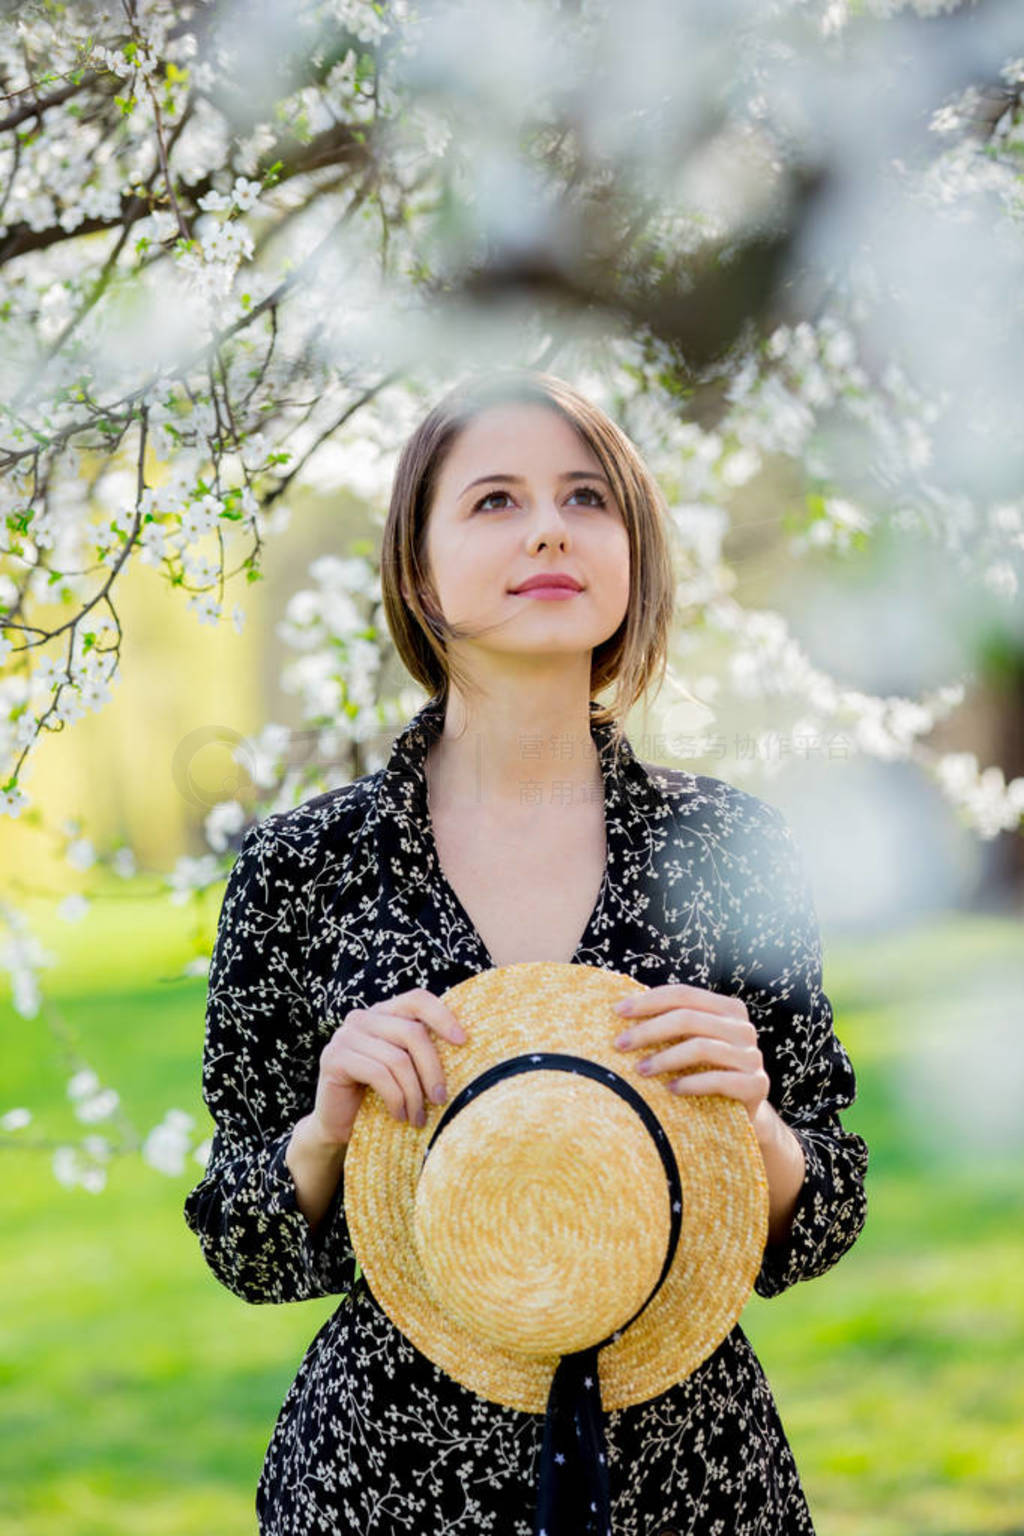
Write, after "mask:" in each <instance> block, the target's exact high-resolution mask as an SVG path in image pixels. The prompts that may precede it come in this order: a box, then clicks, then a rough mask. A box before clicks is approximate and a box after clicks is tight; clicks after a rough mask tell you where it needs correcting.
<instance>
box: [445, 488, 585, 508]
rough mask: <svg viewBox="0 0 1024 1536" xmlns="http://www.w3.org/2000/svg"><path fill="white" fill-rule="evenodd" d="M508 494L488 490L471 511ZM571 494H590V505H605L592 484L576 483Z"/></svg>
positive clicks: (506, 492)
mask: <svg viewBox="0 0 1024 1536" xmlns="http://www.w3.org/2000/svg"><path fill="white" fill-rule="evenodd" d="M508 494H509V493H508V491H488V492H487V495H486V496H481V498H480V500H479V501H478V502H477V503H476V504H475V506H474V507H473V511H474V512H479V511H481V510H482V508H484V507H485V506H486V505H487V503H488V502H489V501H491V500H492V499H493V498H494V497H495V496H508ZM571 495H572V496H583V495H588V496H592V497H593V498H594V500H593V502H592V503H591V505H592V506H597V507H603V506H604V505H605V499H604V497H603V496H602V494H601V492H600V491H599V490H598V489H597V487H596V486H594V485H578V486H577V487H576V489H575V490H574V491H573V492H572V493H571Z"/></svg>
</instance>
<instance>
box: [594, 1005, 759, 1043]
mask: <svg viewBox="0 0 1024 1536" xmlns="http://www.w3.org/2000/svg"><path fill="white" fill-rule="evenodd" d="M675 1035H702V1036H704V1037H706V1038H708V1039H710V1038H714V1039H718V1040H727V1041H729V1043H730V1044H732V1045H737V1046H752V1045H756V1044H757V1030H756V1029H755V1028H754V1026H753V1024H751V1022H750V1020H749V1019H748V1018H747V1017H746V1016H744V1017H743V1018H742V1019H740V1018H736V1017H734V1016H730V1015H728V1014H724V1013H709V1012H708V1011H707V1010H706V1009H703V1008H702V1009H696V1008H670V1009H669V1010H668V1011H667V1012H666V1013H661V1014H659V1015H658V1016H657V1017H655V1018H651V1019H646V1020H640V1021H639V1022H638V1023H632V1022H631V1023H630V1024H629V1027H628V1028H627V1029H626V1030H624V1031H623V1032H622V1033H621V1034H619V1035H618V1036H617V1037H616V1043H617V1044H618V1043H619V1042H622V1041H624V1042H625V1043H624V1044H622V1045H620V1049H622V1050H634V1049H635V1048H636V1047H637V1046H644V1045H650V1044H651V1043H652V1042H653V1041H655V1040H668V1039H671V1038H672V1037H673V1036H675Z"/></svg>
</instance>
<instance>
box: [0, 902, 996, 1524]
mask: <svg viewBox="0 0 1024 1536" xmlns="http://www.w3.org/2000/svg"><path fill="white" fill-rule="evenodd" d="M169 910H171V912H172V917H171V918H170V919H169V918H168V911H169ZM173 910H174V909H169V908H168V907H167V905H166V903H161V904H155V903H151V904H147V905H144V906H143V907H142V909H141V910H140V908H138V907H136V908H134V910H133V908H132V906H131V904H128V903H123V904H118V906H117V908H116V909H115V910H114V911H113V912H112V913H107V912H106V911H101V910H98V909H97V910H94V913H93V914H91V915H90V917H89V918H88V919H87V921H86V923H85V924H83V925H81V926H80V927H78V928H75V929H69V928H64V929H63V931H59V930H60V928H61V925H57V927H56V929H55V930H54V931H53V932H52V934H51V933H47V934H46V935H44V939H45V942H47V943H50V942H59V944H60V946H61V949H62V951H63V953H64V955H65V958H66V973H64V974H58V975H56V976H55V978H54V979H55V981H56V982H58V983H59V984H58V985H57V986H56V987H55V994H56V995H57V997H58V999H59V1006H60V1008H61V1010H62V1013H63V1015H64V1017H65V1018H66V1019H67V1021H68V1024H69V1025H70V1027H71V1028H72V1030H73V1032H74V1034H75V1035H76V1036H77V1038H78V1039H79V1041H80V1042H81V1044H82V1046H83V1048H84V1050H85V1052H86V1055H87V1057H88V1060H89V1062H90V1064H91V1065H92V1066H94V1067H95V1069H96V1070H97V1071H98V1072H99V1073H100V1075H101V1077H104V1078H105V1079H109V1080H110V1081H112V1082H113V1083H114V1084H115V1085H116V1086H117V1087H118V1088H119V1089H120V1090H121V1091H122V1092H123V1094H124V1097H125V1100H126V1104H127V1107H128V1108H129V1110H130V1112H131V1113H132V1116H133V1118H134V1119H135V1120H136V1122H137V1124H138V1126H139V1128H140V1129H141V1130H143V1131H144V1130H146V1129H148V1128H149V1126H150V1125H151V1124H153V1123H154V1122H155V1121H156V1120H157V1119H159V1118H160V1117H161V1116H162V1114H163V1112H164V1110H165V1109H167V1108H169V1107H171V1106H177V1107H180V1108H184V1109H188V1110H190V1111H192V1112H193V1113H196V1114H199V1115H200V1116H202V1115H204V1114H205V1111H203V1109H202V1105H201V1101H200V1098H199V1078H198V1069H199V1055H200V1051H201V1047H202V1029H203V1020H202V1015H203V997H204V983H203V982H202V981H194V982H182V983H175V984H173V985H168V984H166V983H161V982H160V981H158V980H153V979H152V978H153V977H159V976H161V975H166V974H170V973H171V972H172V971H173V970H174V969H176V968H177V966H178V965H179V964H180V963H181V961H182V960H183V959H184V958H187V955H188V953H189V946H188V926H189V919H188V918H187V917H186V916H185V914H184V913H179V914H177V916H176V917H175V916H173ZM1019 940H1020V935H1019V928H1017V926H1016V925H1013V924H1000V923H996V922H993V921H990V920H970V921H966V920H959V921H955V922H953V921H950V922H946V923H942V924H940V925H937V926H935V927H933V928H932V929H930V930H924V929H922V930H917V931H914V932H910V933H905V934H903V935H892V936H890V937H888V938H887V939H885V940H884V942H883V941H880V940H879V939H878V938H877V937H876V938H873V939H872V940H870V941H865V942H863V943H860V944H856V945H855V944H852V943H851V944H844V945H842V946H840V945H838V944H830V945H829V946H828V948H827V961H826V982H827V984H828V990H829V993H830V996H831V997H832V1001H833V1004H834V1006H835V1010H836V1018H837V1024H838V1028H839V1032H840V1034H841V1036H842V1038H843V1039H844V1041H845V1042H846V1044H847V1046H848V1048H849V1050H850V1052H851V1055H852V1057H853V1059H854V1063H855V1065H856V1067H857V1069H858V1077H859V1083H860V1095H859V1098H858V1101H857V1104H856V1105H855V1106H854V1108H853V1109H852V1110H850V1111H849V1112H848V1114H847V1115H846V1117H845V1119H846V1123H847V1125H848V1126H849V1127H850V1128H851V1129H855V1130H858V1131H860V1132H861V1133H862V1134H863V1135H865V1136H866V1137H867V1139H868V1141H869V1144H870V1146H871V1152H872V1161H871V1169H870V1174H869V1198H870V1215H869V1220H868V1225H867V1227H866V1229H865V1231H864V1233H863V1235H862V1237H861V1238H860V1240H859V1241H858V1243H857V1244H856V1245H855V1246H854V1248H853V1249H852V1250H851V1252H850V1253H849V1254H848V1255H847V1256H846V1258H844V1259H843V1261H842V1262H841V1263H840V1264H839V1265H837V1266H836V1267H835V1268H834V1269H833V1270H831V1271H830V1272H829V1273H828V1274H827V1275H825V1276H823V1277H821V1278H820V1279H818V1280H815V1281H813V1282H810V1283H809V1284H805V1285H799V1286H796V1287H794V1288H793V1289H792V1290H790V1291H789V1292H787V1293H785V1294H784V1295H783V1296H781V1297H777V1298H775V1299H774V1300H772V1301H770V1302H764V1301H761V1300H760V1299H758V1298H754V1299H753V1300H752V1301H751V1303H750V1304H749V1306H748V1307H747V1309H746V1311H745V1312H744V1315H743V1326H744V1327H745V1329H746V1330H747V1332H748V1333H749V1335H750V1337H751V1339H752V1340H753V1342H754V1344H755V1346H756V1348H757V1350H758V1353H759V1355H760V1357H761V1359H762V1361H763V1363H764V1366H765V1369H766V1371H767V1373H768V1376H769V1380H770V1381H771V1383H772V1386H773V1388H774V1391H775V1394H776V1398H777V1400H778V1403H779V1407H780V1410H781V1413H782V1417H783V1421H784V1423H785V1425H786V1428H787V1431H788V1433H789V1436H790V1440H791V1442H792V1444H793V1448H794V1451H795V1454H796V1457H797V1461H798V1464H799V1466H800V1469H801V1473H802V1476H803V1479H804V1483H805V1486H806V1489H807V1493H808V1497H809V1500H810V1503H811V1507H812V1510H813V1512H814V1515H815V1520H816V1524H817V1528H818V1531H819V1536H925V1533H931V1536H981V1533H990V1536H995V1533H1000V1536H1008V1533H1010V1532H1018V1533H1019V1532H1021V1531H1024V1427H1022V1426H1024V1371H1022V1369H1021V1367H1022V1365H1024V1348H1022V1345H1024V1283H1022V1278H1021V1276H1022V1270H1024V1265H1022V1260H1024V1192H1022V1188H1021V1185H1022V1181H1021V1179H1020V1175H1019V1166H1020V1151H1021V1144H1020V1140H1019V1139H1018V1140H1017V1141H1016V1142H1014V1141H1013V1139H1012V1137H1010V1138H1007V1136H1006V1135H1005V1134H1004V1135H1002V1137H1001V1139H1000V1138H997V1140H996V1143H995V1144H993V1142H992V1140H991V1137H989V1139H988V1140H986V1138H985V1137H984V1136H983V1135H981V1134H980V1131H979V1135H978V1136H977V1137H972V1136H971V1135H966V1136H965V1135H963V1134H958V1135H950V1134H948V1125H949V1124H951V1123H952V1121H951V1120H950V1118H949V1115H950V1108H949V1103H948V1102H947V1100H946V1099H944V1098H943V1093H946V1092H947V1091H948V1089H947V1087H946V1086H944V1085H945V1084H946V1080H945V1078H942V1077H940V1078H938V1079H936V1078H934V1076H933V1077H931V1078H929V1077H928V1074H927V1072H924V1078H925V1081H926V1082H927V1083H928V1084H930V1087H929V1092H930V1093H931V1098H930V1099H928V1098H927V1095H926V1096H925V1098H926V1100H927V1102H926V1103H925V1111H926V1112H925V1111H922V1102H923V1101H922V1097H921V1093H920V1091H919V1088H915V1086H914V1085H915V1084H917V1083H918V1082H919V1079H920V1078H921V1073H922V1070H923V1066H922V1064H923V1063H927V1062H928V1061H929V1060H930V1059H931V1056H932V1055H933V1054H934V1053H933V1052H930V1050H929V1040H930V1038H931V1034H934V1031H935V1030H936V1028H937V1025H936V1023H935V1021H936V1020H938V1019H945V1020H946V1021H947V1025H948V1019H949V1017H950V1006H951V1004H950V999H951V998H952V999H954V1000H956V999H959V998H960V997H961V996H962V995H967V996H971V995H972V988H975V987H977V988H981V990H982V991H984V989H985V988H986V987H987V988H989V990H990V989H991V986H992V978H993V976H996V977H998V976H1003V977H1005V976H1012V975H1013V974H1014V973H1013V963H1014V956H1015V954H1016V951H1017V950H1018V949H1019V948H1020V942H1019ZM1018 967H1019V962H1018ZM981 977H984V978H985V981H984V983H982V982H981V981H980V980H979V978H981ZM959 1008H960V1005H959V1003H957V1006H956V1008H954V1010H953V1013H954V1014H955V1015H956V1017H957V1018H959V1017H960V1014H959V1012H958V1009H959ZM947 1025H944V1026H943V1028H945V1029H946V1034H945V1035H944V1036H943V1038H947V1039H948V1038H949V1030H948V1028H947ZM963 1029H964V1031H965V1032H966V1033H967V1035H968V1036H969V1037H970V1038H972V1039H974V1038H976V1034H977V1030H978V1029H982V1040H983V1039H984V1032H983V1026H982V1025H981V1024H979V1023H978V1020H977V1018H976V1016H975V1015H974V1014H973V1013H972V1012H971V1010H970V1008H968V1009H967V1011H966V1013H964V1015H963ZM2 1051H3V1063H4V1079H3V1096H2V1102H0V1112H2V1111H3V1109H5V1108H7V1107H10V1106H12V1105H15V1104H21V1103H26V1104H30V1105H32V1106H33V1107H42V1108H44V1109H45V1123H43V1124H40V1125H39V1126H38V1127H35V1126H34V1127H32V1128H31V1131H32V1132H35V1131H37V1130H39V1131H42V1130H44V1129H45V1130H47V1131H50V1132H52V1133H53V1134H59V1132H60V1131H61V1129H62V1128H64V1129H66V1128H69V1127H70V1126H71V1125H72V1123H73V1122H72V1121H71V1119H70V1116H69V1113H68V1110H67V1106H66V1102H65V1101H64V1099H63V1092H64V1081H65V1078H64V1075H63V1073H62V1071H61V1070H60V1067H59V1064H58V1063H55V1062H54V1061H53V1059H52V1056H51V1053H50V1050H49V1047H48V1044H47V1034H46V1030H45V1026H44V1024H43V1023H42V1022H41V1021H39V1020H24V1019H20V1018H18V1017H17V1016H15V1015H13V1014H12V1013H11V1012H10V1010H9V1009H8V1010H6V1011H5V1012H4V1014H3V1038H2ZM979 1059H980V1058H979ZM967 1060H968V1062H970V1060H971V1056H970V1053H968V1057H967ZM1017 1062H1018V1064H1016V1065H1015V1061H1014V1059H1013V1058H1012V1057H1011V1059H1009V1060H1008V1061H1006V1062H1005V1063H1002V1062H1001V1063H1000V1066H1001V1069H1002V1071H1003V1074H1004V1076H1006V1077H1007V1081H1008V1083H1009V1084H1010V1087H1011V1088H1012V1090H1013V1091H1014V1092H1016V1094H1017V1097H1016V1102H1017V1103H1018V1104H1019V1103H1020V1098H1021V1096H1020V1094H1019V1091H1018V1090H1019V1079H1016V1080H1014V1078H1013V1074H1014V1073H1015V1072H1019V1058H1017ZM936 1083H938V1085H939V1086H938V1088H936V1086H935V1085H936ZM963 1087H964V1088H965V1089H969V1087H970V1084H969V1082H968V1081H967V1079H966V1078H965V1079H964V1082H963ZM929 1117H930V1121H931V1125H929ZM983 1118H984V1117H983ZM1020 1118H1024V1117H1020ZM203 1123H204V1124H205V1123H206V1122H205V1121H204V1122H203ZM958 1123H959V1122H958ZM1000 1123H1002V1122H1000ZM936 1125H937V1126H938V1129H939V1132H940V1133H942V1132H943V1130H944V1128H947V1133H946V1134H936V1132H935V1126H936ZM30 1133H31V1132H30ZM5 1157H6V1161H5V1163H4V1165H3V1166H4V1168H5V1170H6V1178H5V1179H4V1180H3V1189H2V1194H0V1219H2V1223H3V1234H4V1243H3V1249H2V1258H0V1271H2V1291H3V1297H4V1307H3V1313H2V1317H0V1536H252V1533H253V1532H255V1529H256V1522H255V1515H254V1512H253V1496H254V1490H255V1485H256V1479H257V1477H258V1474H259V1469H260V1465H261V1463H262V1459H263V1454H264V1451H265V1449H266V1445H267V1441H268V1439H269V1437H270V1433H271V1431H272V1429H273V1424H274V1420H275V1418H276V1415H277V1411H278V1409H279V1407H280V1405H281V1402H282V1400H283V1398H284V1395H285V1392H286V1391H287V1388H288V1385H289V1383H290V1382H291V1380H292V1378H293V1376H294V1374H295V1371H296V1369H297V1367H298V1364H299V1362H300V1360H301V1358H302V1355H303V1353H304V1351H305V1349H306V1347H307V1345H308V1343H309V1342H310V1340H311V1339H312V1338H313V1336H314V1334H315V1333H316V1331H317V1329H318V1328H319V1327H320V1324H321V1322H322V1321H323V1320H324V1319H325V1318H326V1317H327V1316H328V1315H329V1313H330V1311H331V1310H332V1307H333V1305H334V1303H333V1302H332V1301H331V1300H330V1299H329V1298H328V1299H325V1300H322V1301H315V1302H306V1303H301V1304H296V1305H291V1306H283V1307H261V1308H258V1309H257V1308H254V1307H250V1306H248V1305H247V1304H246V1303H244V1302H242V1301H240V1300H238V1299H237V1298H235V1297H234V1296H232V1295H230V1294H229V1293H228V1292H227V1291H225V1290H224V1289H223V1288H222V1287H220V1286H218V1284H217V1283H216V1281H215V1280H214V1279H213V1277H212V1275H211V1274H210V1272H209V1270H208V1269H207V1268H206V1267H205V1265H204V1263H203V1261H202V1258H201V1257H200V1254H199V1248H198V1244H197V1242H196V1240H195V1239H194V1237H193V1236H192V1234H191V1233H190V1232H189V1231H188V1229H187V1228H186V1226H185V1224H184V1220H183V1218H182V1214H181V1205H182V1200H183V1198H184V1195H185V1193H186V1191H187V1190H188V1188H190V1187H191V1185H192V1184H193V1183H194V1182H196V1180H197V1179H198V1177H199V1176H200V1170H199V1169H198V1167H197V1166H195V1165H194V1166H193V1167H192V1168H191V1169H190V1170H189V1171H188V1172H187V1173H186V1174H184V1175H182V1176H181V1177H176V1178H167V1177H164V1176H162V1175H160V1174H158V1173H156V1172H154V1171H153V1170H151V1169H149V1168H148V1167H146V1166H145V1165H144V1164H142V1163H141V1161H140V1160H138V1159H126V1160H122V1161H119V1162H117V1163H116V1164H114V1165H113V1167H112V1169H111V1175H110V1182H109V1186H108V1188H107V1190H106V1191H104V1192H103V1193H102V1194H100V1195H89V1194H87V1193H85V1192H84V1191H82V1190H77V1189H76V1190H67V1189H64V1188H62V1187H61V1186H60V1185H58V1184H57V1183H56V1182H55V1180H54V1179H53V1177H52V1175H51V1173H50V1169H49V1161H48V1158H47V1157H46V1156H45V1155H42V1154H32V1153H29V1152H15V1151H8V1152H7V1153H6V1154H5Z"/></svg>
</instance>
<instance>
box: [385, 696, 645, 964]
mask: <svg viewBox="0 0 1024 1536" xmlns="http://www.w3.org/2000/svg"><path fill="white" fill-rule="evenodd" d="M599 707H600V706H599V705H598V704H597V702H596V701H595V700H591V702H590V734H591V739H592V740H593V742H594V745H595V747H596V749H597V754H598V762H599V764H600V768H601V780H602V788H603V804H604V835H605V857H604V869H603V871H602V874H601V880H600V883H599V885H598V888H597V895H596V896H595V898H594V903H593V906H592V907H591V910H590V913H589V916H588V917H587V921H586V923H585V925H584V928H583V932H582V933H581V934H580V936H579V938H578V940H577V942H576V947H575V949H574V950H573V952H572V956H571V957H570V959H569V961H568V962H567V963H568V964H570V965H572V964H576V963H578V962H579V961H580V960H581V957H582V956H583V955H584V953H585V952H586V951H587V950H588V949H589V948H590V947H591V946H592V945H593V944H594V943H596V940H597V930H598V924H599V922H600V920H601V918H602V914H603V912H604V910H605V906H606V904H607V900H608V898H609V893H610V889H611V885H612V881H613V879H614V878H616V877H617V873H618V871H619V866H620V864H621V861H622V856H623V850H622V849H621V848H620V847H619V846H618V844H617V842H616V838H617V836H618V835H619V829H620V828H622V824H623V817H622V815H621V809H622V804H621V797H622V794H623V793H624V786H623V784H622V782H621V780H622V775H623V773H624V771H625V765H626V764H628V763H629V762H630V761H631V760H632V751H631V748H630V745H629V742H628V739H627V738H626V737H625V736H618V735H617V733H616V732H615V731H614V728H613V726H612V724H611V723H605V724H598V723H596V722H595V721H594V711H595V710H597V709H598V708H599ZM444 715H445V709H444V705H443V703H442V702H441V701H440V700H438V699H437V698H434V699H431V700H429V701H428V702H427V703H426V704H425V705H424V706H423V707H422V708H421V709H420V710H419V711H418V713H417V714H416V715H415V717H414V719H413V720H412V721H410V723H409V727H407V729H406V731H404V732H402V733H401V736H400V738H399V740H398V742H396V749H397V750H396V752H395V753H393V756H392V759H391V761H392V764H395V763H396V762H401V763H402V765H403V766H404V770H405V772H406V773H410V774H411V776H412V783H411V784H409V789H408V793H409V799H408V801H407V807H408V810H409V811H411V812H412V823H413V826H414V828H415V832H416V836H417V841H418V842H419V844H420V847H421V850H422V852H423V854H424V857H425V861H426V864H427V869H426V870H425V871H424V873H425V876H426V882H425V883H426V891H425V892H424V894H425V895H426V894H427V892H429V890H430V889H431V888H433V890H434V892H435V894H436V895H437V896H440V897H441V903H440V904H441V905H442V906H446V907H447V908H448V910H449V913H450V914H451V916H452V917H453V918H454V919H455V920H456V922H457V925H458V927H459V929H460V930H461V932H462V934H463V937H464V938H465V939H466V940H467V941H468V943H469V945H470V947H471V949H472V950H473V951H475V953H476V955H477V956H478V959H479V962H480V964H481V965H482V966H486V967H487V968H496V967H497V962H496V961H495V959H494V956H493V955H492V954H491V952H490V950H489V948H488V947H487V945H486V943H485V942H484V939H483V935H482V934H481V933H480V931H479V929H478V928H477V926H476V924H475V922H474V921H473V918H472V917H471V916H470V913H469V912H468V910H467V908H466V906H465V904H464V902H463V901H462V900H461V898H460V897H459V894H458V892H457V891H456V890H455V887H454V886H453V885H452V883H451V881H450V880H449V879H448V877H447V875H446V874H445V872H444V869H443V867H442V865H441V859H440V855H439V853H438V849H437V842H436V839H435V837H434V827H433V822H432V820H431V817H430V807H429V802H428V795H427V776H426V770H425V767H424V763H425V760H426V757H427V753H428V752H429V750H430V747H431V745H432V744H433V742H434V741H435V740H436V739H437V737H438V736H439V735H440V733H441V731H442V730H443V729H444ZM622 836H623V837H626V836H627V834H626V833H625V831H624V830H623V831H622ZM506 963H512V962H506Z"/></svg>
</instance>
